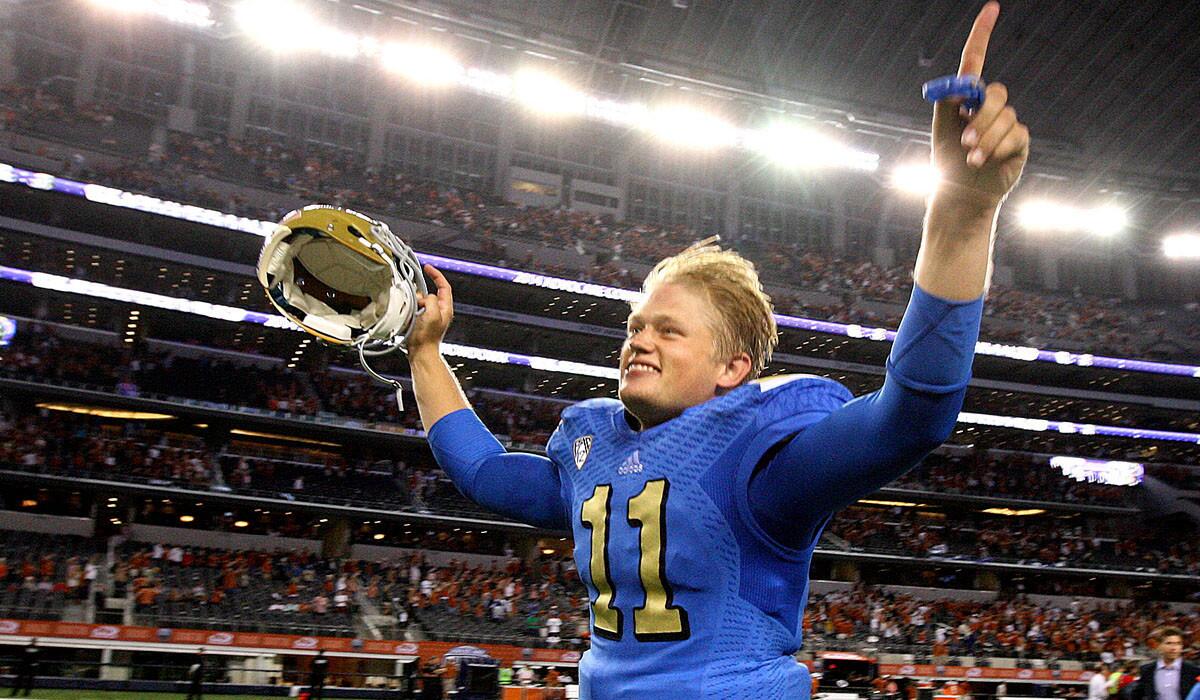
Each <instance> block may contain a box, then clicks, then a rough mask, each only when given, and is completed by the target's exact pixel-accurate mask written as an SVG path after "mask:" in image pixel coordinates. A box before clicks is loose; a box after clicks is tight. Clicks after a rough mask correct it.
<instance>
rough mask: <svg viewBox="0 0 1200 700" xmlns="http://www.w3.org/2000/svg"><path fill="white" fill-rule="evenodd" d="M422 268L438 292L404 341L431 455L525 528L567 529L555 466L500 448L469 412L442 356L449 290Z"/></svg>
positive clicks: (471, 492) (450, 315) (458, 482)
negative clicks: (529, 525) (526, 526)
mask: <svg viewBox="0 0 1200 700" xmlns="http://www.w3.org/2000/svg"><path fill="white" fill-rule="evenodd" d="M425 272H426V274H428V275H429V277H430V278H431V279H432V280H433V281H434V284H435V285H436V287H437V293H436V294H429V295H427V296H426V297H424V298H422V299H420V304H421V308H422V309H424V313H422V314H421V315H420V316H418V317H417V321H416V325H415V326H414V327H413V331H412V332H411V333H410V334H409V335H408V338H407V346H408V363H409V367H410V369H411V371H412V381H413V393H414V394H416V397H417V410H418V411H420V413H421V424H422V425H423V426H424V427H425V432H426V434H428V436H429V446H430V448H431V449H432V450H433V456H434V458H435V459H436V460H437V463H438V465H439V466H441V468H442V469H443V470H445V472H446V474H447V475H448V476H449V477H450V479H451V480H452V481H453V482H454V485H455V486H457V487H458V489H459V491H462V493H463V495H464V496H466V497H467V498H469V499H471V500H472V501H475V502H476V503H478V504H479V505H481V506H483V507H485V508H488V509H489V510H493V511H495V512H497V513H500V514H501V515H505V516H508V517H510V518H513V519H515V520H519V521H521V522H525V523H529V524H531V525H537V526H539V527H549V528H556V529H565V527H566V520H565V516H564V514H563V506H562V503H563V501H562V495H561V493H560V491H561V488H562V484H561V481H560V479H559V476H558V468H557V467H556V466H555V465H554V463H553V462H551V461H550V460H549V459H547V458H546V457H542V456H540V455H533V454H526V453H510V452H506V451H505V449H504V446H503V445H501V444H500V442H499V441H498V440H496V438H495V436H493V435H492V434H491V433H490V432H489V431H488V429H487V428H486V427H484V425H483V422H482V421H480V420H479V417H478V416H476V415H475V412H474V411H472V410H471V405H470V404H469V403H468V402H467V397H466V395H465V394H463V390H462V386H461V385H459V383H458V379H457V378H455V376H454V373H453V372H452V371H451V370H450V366H449V365H448V364H447V363H446V360H445V358H443V357H442V351H441V343H442V338H444V337H445V335H446V330H447V329H448V328H449V327H450V322H451V321H452V320H454V292H453V290H452V289H451V288H450V282H449V281H447V280H446V277H445V276H444V275H443V274H442V273H441V272H440V271H438V270H437V269H436V268H434V267H433V266H432V265H426V266H425Z"/></svg>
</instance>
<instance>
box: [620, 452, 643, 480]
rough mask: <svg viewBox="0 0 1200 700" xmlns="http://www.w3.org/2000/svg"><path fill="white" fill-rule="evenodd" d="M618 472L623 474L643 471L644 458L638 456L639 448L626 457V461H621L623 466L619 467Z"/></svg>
mask: <svg viewBox="0 0 1200 700" xmlns="http://www.w3.org/2000/svg"><path fill="white" fill-rule="evenodd" d="M617 473H618V474H620V475H621V476H626V475H629V474H641V473H642V460H641V459H639V458H638V451H637V450H634V451H633V454H631V455H629V456H628V457H626V458H625V461H624V462H621V466H619V467H617Z"/></svg>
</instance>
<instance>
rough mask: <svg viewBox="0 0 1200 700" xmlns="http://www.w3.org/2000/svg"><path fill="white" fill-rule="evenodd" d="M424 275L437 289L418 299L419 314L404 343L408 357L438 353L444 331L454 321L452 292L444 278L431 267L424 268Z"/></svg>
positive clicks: (438, 271) (444, 334)
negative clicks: (427, 351)
mask: <svg viewBox="0 0 1200 700" xmlns="http://www.w3.org/2000/svg"><path fill="white" fill-rule="evenodd" d="M424 269H425V274H427V275H429V279H431V280H433V284H434V286H435V287H436V288H437V293H436V294H425V295H424V296H421V297H419V298H418V300H417V303H418V304H420V307H421V312H420V314H419V315H418V316H417V317H416V319H415V320H414V322H413V326H412V330H411V331H409V333H408V336H407V341H406V343H405V345H406V347H407V349H408V353H409V354H410V355H413V354H417V353H421V352H425V351H426V350H429V351H432V352H435V353H436V352H438V347H439V346H440V345H441V343H442V338H444V337H445V336H446V329H448V328H449V327H450V323H451V322H453V321H454V291H453V290H452V289H451V288H450V282H449V281H447V280H446V276H445V275H443V274H442V273H441V271H440V270H438V269H437V268H435V267H434V266H433V265H426V266H425V268H424Z"/></svg>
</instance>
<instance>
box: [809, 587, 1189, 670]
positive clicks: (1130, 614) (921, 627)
mask: <svg viewBox="0 0 1200 700" xmlns="http://www.w3.org/2000/svg"><path fill="white" fill-rule="evenodd" d="M1159 625H1175V626H1178V627H1180V628H1181V629H1183V630H1185V635H1186V636H1185V638H1187V639H1197V638H1198V637H1197V636H1196V635H1197V634H1200V615H1198V614H1197V613H1196V612H1194V611H1193V612H1180V611H1179V610H1175V609H1172V608H1170V607H1168V606H1167V605H1165V604H1163V603H1131V602H1128V601H1121V602H1107V603H1102V604H1094V603H1092V604H1084V603H1082V602H1081V601H1080V600H1078V599H1073V600H1071V602H1070V603H1068V604H1065V605H1054V604H1046V603H1043V604H1039V603H1037V602H1035V601H1034V600H1031V599H1030V598H1029V597H1027V596H1016V597H1008V598H1004V597H1002V598H999V599H996V600H989V601H985V602H984V601H973V600H956V599H953V598H950V599H942V600H930V599H925V598H917V597H913V596H911V595H906V594H902V593H896V592H889V591H887V590H885V589H881V588H873V587H870V586H865V585H859V586H856V587H855V588H853V589H852V590H846V591H837V592H831V593H825V594H813V595H811V596H810V598H809V604H808V609H807V610H806V611H805V615H804V630H805V637H806V640H807V644H809V645H814V646H816V647H818V648H833V649H836V648H838V647H839V646H841V645H846V644H847V643H849V642H855V643H859V644H865V645H868V646H872V647H875V648H877V649H879V650H880V651H896V652H909V653H914V652H915V653H917V654H918V655H920V656H921V657H922V658H923V659H932V660H933V661H934V662H935V663H944V662H945V661H946V660H947V659H948V658H949V657H951V656H1000V657H1016V658H1040V659H1047V660H1054V659H1078V660H1083V661H1101V660H1104V661H1106V662H1108V663H1112V662H1113V661H1119V660H1123V659H1130V658H1135V657H1144V656H1145V652H1144V650H1143V649H1142V648H1141V645H1142V644H1143V643H1144V641H1145V640H1146V639H1147V638H1148V637H1149V636H1150V633H1151V631H1152V630H1153V629H1154V628H1155V627H1157V626H1159Z"/></svg>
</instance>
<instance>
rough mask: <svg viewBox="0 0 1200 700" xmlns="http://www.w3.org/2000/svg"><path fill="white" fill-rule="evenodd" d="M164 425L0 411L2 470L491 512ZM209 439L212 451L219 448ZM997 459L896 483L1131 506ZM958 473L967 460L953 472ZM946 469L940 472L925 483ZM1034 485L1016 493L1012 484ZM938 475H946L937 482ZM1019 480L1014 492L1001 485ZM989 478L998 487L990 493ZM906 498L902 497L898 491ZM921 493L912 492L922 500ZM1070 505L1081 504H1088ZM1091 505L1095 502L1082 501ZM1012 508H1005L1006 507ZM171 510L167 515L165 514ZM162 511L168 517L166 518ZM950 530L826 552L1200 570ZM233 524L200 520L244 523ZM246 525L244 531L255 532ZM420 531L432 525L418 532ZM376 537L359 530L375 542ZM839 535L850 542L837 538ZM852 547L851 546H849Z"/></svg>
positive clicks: (1078, 538) (1187, 552)
mask: <svg viewBox="0 0 1200 700" xmlns="http://www.w3.org/2000/svg"><path fill="white" fill-rule="evenodd" d="M177 430H178V428H175V429H166V428H156V427H155V426H154V425H153V424H147V423H143V422H138V421H124V422H117V421H111V420H101V419H96V418H89V417H84V416H77V415H75V414H71V413H65V412H59V411H50V410H48V409H45V408H43V409H40V410H38V411H37V412H32V413H26V414H24V415H18V416H11V417H5V416H0V463H3V464H5V465H8V466H7V467H6V468H9V469H20V470H23V471H30V472H36V473H47V474H55V475H66V476H71V477H88V478H104V479H113V478H119V479H120V480H122V481H137V482H140V483H149V484H152V485H155V484H156V485H160V486H178V487H186V488H190V489H198V490H217V491H221V492H232V493H238V494H244V495H249V496H265V497H269V498H274V499H284V500H287V501H289V502H292V501H300V502H303V501H308V502H317V503H333V504H338V505H351V506H356V507H364V508H368V507H369V508H379V509H387V510H391V511H409V512H414V513H431V512H436V513H440V514H450V515H467V516H475V517H481V516H484V515H486V512H485V511H483V510H481V509H480V508H479V507H478V506H476V505H474V504H472V503H470V502H469V501H467V500H466V499H465V498H463V497H462V496H461V495H460V494H459V493H458V491H457V489H456V488H455V487H454V486H453V484H452V483H451V482H450V481H449V480H448V479H447V478H446V476H445V474H444V473H443V472H441V471H440V470H439V469H437V467H436V465H434V464H433V462H432V461H431V459H430V457H429V455H428V453H427V451H425V450H423V449H420V447H419V446H418V445H417V444H416V443H414V444H413V447H412V449H400V447H398V446H395V445H391V446H388V447H387V448H379V449H378V450H375V449H372V448H370V447H365V446H363V447H352V446H347V447H346V448H342V449H339V450H321V449H319V448H312V447H295V448H286V447H280V446H278V445H271V444H269V443H263V442H259V443H256V442H255V441H253V440H252V439H249V438H233V439H230V438H228V437H225V438H222V439H224V440H228V442H224V443H211V439H212V438H211V437H210V440H209V441H206V440H205V439H204V438H202V437H200V436H198V435H189V434H187V433H184V432H176V431H177ZM210 443H211V444H210ZM1005 459H1008V458H1007V457H1005V458H1004V459H1000V458H982V459H979V458H975V457H972V456H968V457H965V458H964V457H958V456H951V455H947V454H935V455H932V456H930V457H929V458H927V460H926V464H925V466H922V467H919V468H918V469H917V470H916V471H915V472H914V473H915V474H916V476H905V477H904V479H903V480H902V481H901V482H900V483H898V484H896V485H895V486H894V488H898V489H918V490H922V491H930V490H933V491H936V490H938V489H940V488H941V487H942V486H943V484H950V486H948V487H947V491H949V492H951V493H969V494H972V495H986V496H990V497H1001V498H1002V497H1003V496H1012V497H1032V496H1038V498H1039V500H1060V499H1059V494H1064V496H1063V498H1066V497H1067V496H1070V497H1073V498H1076V499H1082V498H1084V495H1085V494H1086V493H1087V490H1088V489H1095V490H1096V493H1097V500H1098V502H1100V503H1105V504H1108V505H1131V503H1130V502H1129V501H1124V502H1122V501H1120V500H1115V501H1114V500H1112V499H1113V497H1114V496H1120V495H1121V492H1122V491H1126V492H1127V491H1129V489H1122V488H1119V487H1111V486H1103V485H1097V484H1085V483H1083V482H1073V481H1070V480H1067V479H1066V478H1065V477H1063V476H1062V475H1061V474H1059V473H1058V472H1056V471H1055V470H1053V469H1052V468H1051V467H1049V466H1048V465H1046V464H1045V463H1042V464H1036V463H1034V462H1033V461H1032V460H1029V459H1028V458H1024V457H1017V458H1015V459H1014V462H1013V463H1010V462H1007V461H1005ZM955 465H957V466H955ZM927 475H936V476H927ZM1012 475H1016V478H1019V479H1022V480H1025V481H1026V482H1028V484H1029V486H1030V487H1031V488H1038V487H1039V486H1040V488H1042V489H1045V491H1044V492H1043V493H1042V494H1040V495H1039V494H1035V493H1030V492H1028V491H1025V490H1022V489H1021V488H1020V487H1019V486H1018V482H1017V480H1016V478H1014V477H1013V476H1012ZM939 479H941V481H939ZM1001 483H1007V484H1009V486H1010V487H1011V488H1010V492H1008V493H1004V492H1003V489H1001V488H999V487H995V486H994V485H995V484H1001ZM989 484H992V485H993V486H988V485H989ZM893 493H894V494H897V495H892V496H888V497H887V498H896V497H898V496H902V495H903V493H902V492H893ZM914 497H915V496H914ZM1074 502H1080V501H1078V500H1076V501H1074ZM1084 502H1086V501H1084ZM996 504H997V505H998V506H1003V505H1004V502H1003V500H997V501H996ZM145 507H146V508H147V509H150V510H145V511H144V512H142V513H141V514H140V517H139V519H140V520H141V521H144V522H149V523H155V522H159V521H162V522H163V523H164V524H172V523H174V522H175V521H176V520H177V518H178V513H176V512H175V511H174V510H173V508H174V506H164V505H161V504H158V503H157V502H155V501H154V500H147V505H146V506H145ZM164 509H165V510H164ZM160 510H161V511H162V512H159V511H160ZM951 512H952V520H953V527H950V526H948V523H947V520H946V518H947V516H946V515H944V514H941V513H924V512H923V511H921V510H919V509H902V508H896V509H894V510H880V509H855V510H852V511H846V512H843V513H839V514H838V515H836V516H835V517H834V518H833V520H832V521H831V524H830V525H829V528H828V532H829V533H831V534H832V535H834V536H835V537H836V538H839V539H838V540H833V541H832V542H831V543H827V545H828V546H830V547H834V548H837V547H841V546H849V548H850V549H851V550H852V551H866V552H872V553H888V554H900V555H905V556H914V557H921V558H945V559H957V560H963V561H1001V562H1016V563H1023V564H1034V565H1041V566H1055V567H1061V566H1072V567H1088V568H1106V569H1122V570H1137V571H1147V572H1159V573H1172V574H1186V575H1200V548H1197V547H1196V546H1194V545H1193V544H1191V543H1189V542H1188V541H1187V540H1183V541H1178V540H1177V539H1174V538H1166V537H1163V536H1162V533H1160V532H1158V531H1157V530H1154V529H1152V528H1149V527H1145V528H1143V526H1142V525H1141V524H1137V525H1136V526H1135V525H1134V524H1132V523H1130V522H1127V521H1121V524H1120V525H1118V524H1116V523H1115V522H1114V521H1112V520H1111V519H1096V520H1091V519H1088V520H1084V521H1083V522H1082V523H1081V524H1078V523H1079V521H1072V523H1071V525H1070V526H1064V525H1063V524H1062V523H1061V521H1058V520H1055V519H1052V518H1051V517H1050V516H1045V518H1044V519H1031V518H1010V517H1005V516H1003V515H990V516H984V515H971V514H969V513H967V512H956V511H954V510H953V507H952V506H951ZM230 520H231V522H230V523H225V524H224V526H222V525H221V524H217V523H208V522H206V523H204V524H205V525H208V526H214V527H222V529H234V528H232V527H225V526H231V525H232V520H233V518H230ZM313 521H314V519H313V518H307V519H306V518H300V517H288V518H284V517H282V516H281V515H280V514H276V515H273V516H271V517H270V518H266V519H264V520H261V522H259V521H255V522H253V523H250V524H251V525H252V526H253V527H252V528H251V530H252V531H265V532H268V533H270V534H280V535H288V536H296V537H319V528H318V526H317V525H316V524H315V523H314V522H313ZM245 525H246V523H243V526H245ZM418 530H422V531H423V529H422V528H418ZM370 537H371V532H368V531H364V533H362V538H361V539H362V541H367V542H369V541H370V539H369V538H370ZM839 540H840V541H839ZM390 543H391V544H393V545H400V546H421V547H427V548H433V549H442V550H461V551H481V552H495V551H497V548H498V547H499V546H500V543H499V541H498V540H495V538H494V537H483V536H475V535H472V536H471V537H470V538H469V539H468V538H465V536H456V535H450V534H448V533H447V532H444V531H437V532H434V531H432V530H431V531H428V532H423V534H422V532H418V533H405V534H404V535H400V534H399V533H397V534H396V536H395V537H393V539H392V540H390ZM843 543H845V544H843Z"/></svg>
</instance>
